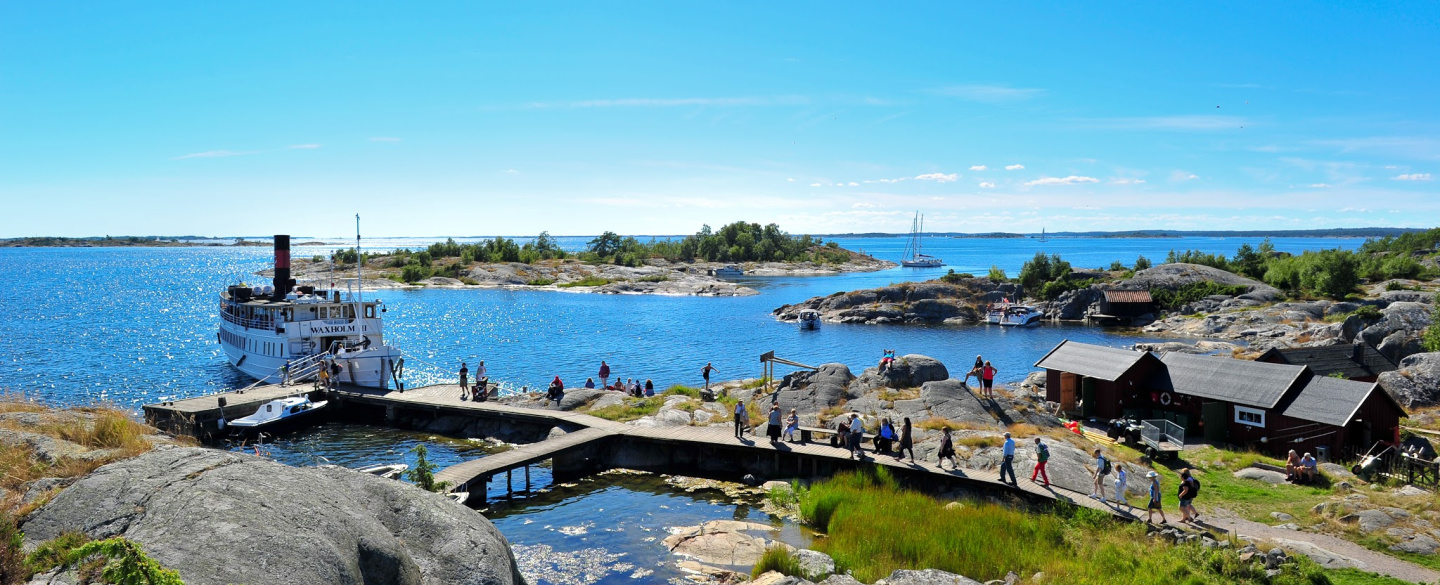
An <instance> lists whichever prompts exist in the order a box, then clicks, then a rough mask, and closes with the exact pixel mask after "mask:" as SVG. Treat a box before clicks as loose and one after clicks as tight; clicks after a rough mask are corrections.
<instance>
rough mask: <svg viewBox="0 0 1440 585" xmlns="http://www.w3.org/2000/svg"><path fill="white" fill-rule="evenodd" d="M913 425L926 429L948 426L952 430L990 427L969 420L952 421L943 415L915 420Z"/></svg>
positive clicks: (933, 429)
mask: <svg viewBox="0 0 1440 585" xmlns="http://www.w3.org/2000/svg"><path fill="white" fill-rule="evenodd" d="M915 427H916V428H920V429H925V430H927V431H939V430H942V429H946V428H949V429H950V430H952V431H983V430H987V429H989V428H990V427H988V426H985V425H978V424H975V423H972V422H969V421H965V422H959V421H953V420H950V419H948V418H945V417H943V416H932V417H930V418H927V419H925V420H922V421H919V422H916V423H915Z"/></svg>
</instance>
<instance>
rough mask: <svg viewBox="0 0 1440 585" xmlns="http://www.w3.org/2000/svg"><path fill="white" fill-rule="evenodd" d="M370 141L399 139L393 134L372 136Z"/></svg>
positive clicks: (395, 140)
mask: <svg viewBox="0 0 1440 585" xmlns="http://www.w3.org/2000/svg"><path fill="white" fill-rule="evenodd" d="M370 142H400V139H399V138H396V137H394V136H372V137H370Z"/></svg>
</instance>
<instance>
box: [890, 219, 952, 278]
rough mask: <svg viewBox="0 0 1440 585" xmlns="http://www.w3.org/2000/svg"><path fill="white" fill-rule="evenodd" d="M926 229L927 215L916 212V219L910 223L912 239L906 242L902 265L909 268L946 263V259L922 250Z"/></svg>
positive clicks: (933, 266) (935, 266)
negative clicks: (923, 233) (922, 238)
mask: <svg viewBox="0 0 1440 585" xmlns="http://www.w3.org/2000/svg"><path fill="white" fill-rule="evenodd" d="M924 231H925V216H923V215H920V212H918V211H917V212H915V220H914V221H913V222H911V224H910V241H909V242H907V243H906V244H905V255H904V256H903V257H901V258H900V265H901V266H905V267H908V268H939V267H941V266H944V265H945V261H944V260H941V259H939V258H936V257H934V256H929V255H926V254H925V253H924V252H923V251H921V247H920V246H921V242H920V239H921V233H922V232H924Z"/></svg>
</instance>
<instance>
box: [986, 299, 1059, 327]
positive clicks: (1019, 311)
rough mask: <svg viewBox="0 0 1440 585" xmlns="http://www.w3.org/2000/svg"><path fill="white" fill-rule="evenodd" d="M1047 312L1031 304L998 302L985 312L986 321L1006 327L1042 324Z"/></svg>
mask: <svg viewBox="0 0 1440 585" xmlns="http://www.w3.org/2000/svg"><path fill="white" fill-rule="evenodd" d="M1044 316H1045V312H1044V311H1041V310H1040V309H1037V308H1035V307H1032V306H1030V305H1021V304H1018V303H996V304H993V305H990V308H989V309H988V310H987V311H986V312H985V321H986V322H988V323H990V324H992V325H1001V326H1004V327H1033V326H1036V325H1039V324H1040V319H1041V318H1042V317H1044Z"/></svg>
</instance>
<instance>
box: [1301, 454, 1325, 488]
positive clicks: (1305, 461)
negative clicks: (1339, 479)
mask: <svg viewBox="0 0 1440 585" xmlns="http://www.w3.org/2000/svg"><path fill="white" fill-rule="evenodd" d="M1318 467H1319V462H1317V461H1315V458H1314V457H1311V456H1310V454H1309V453H1306V454H1305V456H1304V457H1301V458H1300V477H1302V478H1304V480H1305V483H1310V482H1312V481H1315V478H1317V477H1320V470H1319V469H1318Z"/></svg>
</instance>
